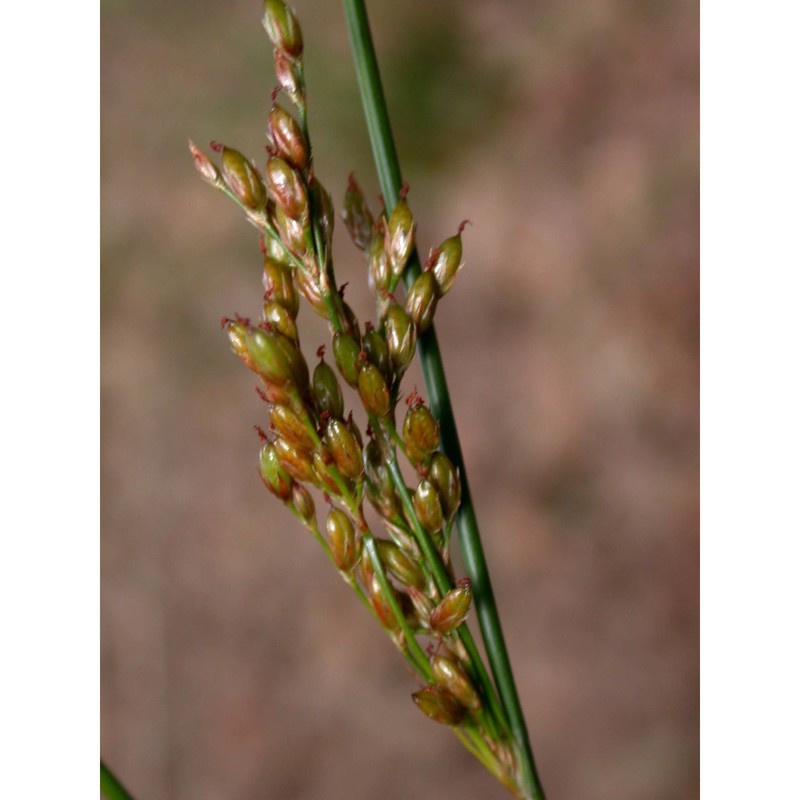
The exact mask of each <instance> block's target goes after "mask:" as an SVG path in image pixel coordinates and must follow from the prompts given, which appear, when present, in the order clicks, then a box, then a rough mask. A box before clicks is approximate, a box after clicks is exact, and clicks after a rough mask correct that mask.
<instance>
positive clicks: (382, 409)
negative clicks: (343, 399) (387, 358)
mask: <svg viewBox="0 0 800 800" xmlns="http://www.w3.org/2000/svg"><path fill="white" fill-rule="evenodd" d="M358 395H359V397H360V398H361V402H362V403H363V404H364V408H365V409H366V410H367V412H368V413H370V414H374V415H375V416H376V417H383V416H386V414H388V413H389V409H390V408H391V398H390V397H389V388H388V387H387V386H386V381H385V380H384V377H383V375H382V374H381V371H380V370H379V369H378V368H377V367H376V366H375V365H374V364H370V363H369V362H367V363H366V364H364V366H363V367H362V368H361V372H360V373H359V374H358Z"/></svg>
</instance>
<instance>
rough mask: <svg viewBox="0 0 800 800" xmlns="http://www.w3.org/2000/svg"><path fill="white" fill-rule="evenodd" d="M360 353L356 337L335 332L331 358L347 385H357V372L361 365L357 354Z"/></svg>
mask: <svg viewBox="0 0 800 800" xmlns="http://www.w3.org/2000/svg"><path fill="white" fill-rule="evenodd" d="M360 353H361V347H360V346H359V344H358V342H357V341H356V338H355V337H354V336H353V335H352V334H349V333H337V334H336V335H335V336H334V337H333V358H334V360H335V361H336V366H337V367H338V368H339V372H340V374H341V376H342V377H343V378H344V379H345V381H346V383H347V384H348V385H349V386H352V387H353V388H355V387H356V386H358V373H359V370H360V368H361V365H360V363H359V361H358V356H359V354H360Z"/></svg>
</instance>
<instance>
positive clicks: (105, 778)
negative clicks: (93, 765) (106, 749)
mask: <svg viewBox="0 0 800 800" xmlns="http://www.w3.org/2000/svg"><path fill="white" fill-rule="evenodd" d="M100 792H101V793H102V794H103V795H104V796H105V797H107V798H108V800H133V797H132V796H131V795H130V794H129V793H128V792H127V790H126V789H125V787H124V786H123V785H122V784H121V783H120V782H119V779H118V778H117V776H116V775H114V773H113V772H112V771H111V770H110V769H109V768H108V767H107V766H106V765H105V763H104V762H103V760H102V759H101V760H100Z"/></svg>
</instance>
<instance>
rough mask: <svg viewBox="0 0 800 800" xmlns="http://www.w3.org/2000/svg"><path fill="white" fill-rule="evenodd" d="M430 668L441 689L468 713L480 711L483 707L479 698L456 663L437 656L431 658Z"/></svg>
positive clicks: (445, 657) (467, 677) (470, 682)
mask: <svg viewBox="0 0 800 800" xmlns="http://www.w3.org/2000/svg"><path fill="white" fill-rule="evenodd" d="M431 667H432V668H433V674H434V677H435V678H436V680H437V681H438V682H439V684H440V685H441V686H442V688H444V689H447V691H448V692H450V694H452V695H453V697H455V698H456V700H458V702H459V703H461V705H463V706H465V707H466V708H468V709H469V710H470V711H480V709H481V707H482V705H483V704H482V703H481V698H480V696H479V695H478V692H477V691H476V690H475V687H474V686H473V685H472V681H471V680H470V679H469V676H468V675H467V673H466V672H464V670H463V669H462V668H461V666H460V665H459V664H458V662H456V661H454V660H453V659H451V658H448V657H447V656H445V655H442V654H438V655H435V656H433V657H432V658H431Z"/></svg>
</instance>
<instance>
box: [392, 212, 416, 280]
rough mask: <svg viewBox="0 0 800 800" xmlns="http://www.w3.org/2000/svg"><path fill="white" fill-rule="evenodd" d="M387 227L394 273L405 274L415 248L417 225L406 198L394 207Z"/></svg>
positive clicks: (395, 274) (397, 275) (396, 275)
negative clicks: (407, 263)
mask: <svg viewBox="0 0 800 800" xmlns="http://www.w3.org/2000/svg"><path fill="white" fill-rule="evenodd" d="M387 227H388V237H387V238H388V242H387V245H388V254H389V262H390V263H391V268H392V274H393V275H394V276H395V277H399V276H400V275H402V274H403V270H404V269H405V266H406V262H407V261H408V257H409V256H410V255H411V251H412V250H413V249H414V231H415V230H416V227H417V225H416V223H415V222H414V217H413V216H412V214H411V209H410V208H409V207H408V203H406V201H405V200H400V201H399V202H398V203H397V205H396V206H395V207H394V211H393V212H392V216H391V217H389V223H388V226H387Z"/></svg>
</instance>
